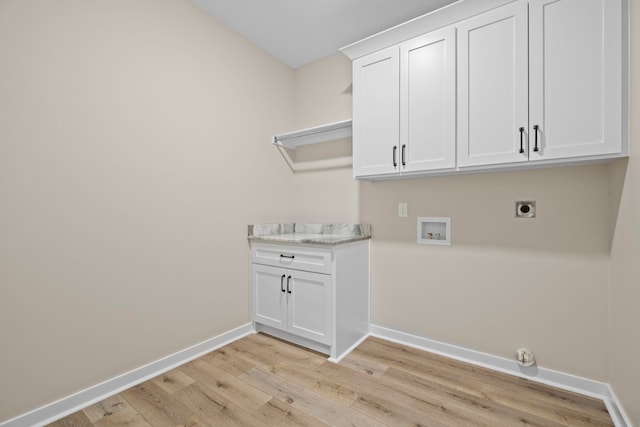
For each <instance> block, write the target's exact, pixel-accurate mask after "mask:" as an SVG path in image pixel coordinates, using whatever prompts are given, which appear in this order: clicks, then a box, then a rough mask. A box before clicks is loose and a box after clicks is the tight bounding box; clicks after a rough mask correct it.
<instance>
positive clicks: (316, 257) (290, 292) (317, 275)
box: [251, 241, 369, 361]
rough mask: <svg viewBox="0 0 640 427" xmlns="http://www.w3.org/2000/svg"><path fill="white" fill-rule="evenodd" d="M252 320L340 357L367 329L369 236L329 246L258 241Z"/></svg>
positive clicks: (258, 328)
mask: <svg viewBox="0 0 640 427" xmlns="http://www.w3.org/2000/svg"><path fill="white" fill-rule="evenodd" d="M251 259H252V265H251V275H252V280H251V289H252V292H251V294H252V303H251V307H252V308H251V311H252V320H253V323H254V326H255V329H256V331H262V332H265V333H269V334H271V335H275V336H277V337H279V338H283V339H286V340H288V341H291V342H294V343H296V344H299V345H302V346H305V347H309V348H312V349H314V350H317V351H320V352H323V353H325V354H328V355H329V356H330V360H332V361H338V360H340V359H341V357H343V356H344V355H345V354H346V353H348V352H349V351H350V350H351V349H352V347H353V346H354V345H356V344H357V343H358V342H360V340H362V339H363V338H364V337H365V336H366V335H367V334H368V332H369V242H368V241H359V242H353V243H347V244H342V245H336V246H330V247H326V246H325V247H315V246H314V247H311V246H302V245H282V244H272V243H263V242H254V243H252V245H251Z"/></svg>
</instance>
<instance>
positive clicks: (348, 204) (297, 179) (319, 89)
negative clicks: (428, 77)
mask: <svg viewBox="0 0 640 427" xmlns="http://www.w3.org/2000/svg"><path fill="white" fill-rule="evenodd" d="M295 88H296V91H295V99H296V102H295V107H296V126H297V128H299V129H300V128H307V127H312V126H317V125H321V124H325V123H333V122H337V121H340V120H345V119H350V118H351V61H350V60H349V59H347V58H346V57H345V56H343V55H341V54H335V55H332V56H329V57H327V58H325V59H322V60H320V61H317V62H314V63H313V64H310V65H307V66H305V67H301V68H299V69H297V70H296V73H295ZM296 151H298V153H294V156H295V158H296V161H299V162H304V161H313V160H328V159H334V158H339V157H342V156H350V155H351V139H350V138H348V139H344V140H341V141H336V142H328V143H324V144H317V145H313V146H308V147H302V148H298V149H296ZM296 154H297V155H296ZM352 175H353V172H352V170H351V167H348V168H340V169H336V170H322V171H316V172H300V173H296V174H294V175H293V193H292V197H293V211H292V212H293V219H294V220H295V221H299V222H338V223H343V222H345V223H357V222H358V185H359V184H358V182H357V181H355V180H353V179H352Z"/></svg>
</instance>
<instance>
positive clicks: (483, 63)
mask: <svg viewBox="0 0 640 427" xmlns="http://www.w3.org/2000/svg"><path fill="white" fill-rule="evenodd" d="M458 67H459V68H458V165H459V166H476V165H491V164H500V163H513V162H523V161H527V160H528V158H527V154H526V150H527V147H526V138H523V149H524V153H523V154H521V153H520V152H519V151H520V132H519V128H520V127H524V128H525V133H526V129H527V128H528V42H527V2H526V1H517V2H514V3H511V4H509V5H507V6H503V7H500V8H497V9H495V10H492V11H490V12H486V13H483V14H481V15H478V16H476V17H473V18H471V19H468V20H466V21H463V22H462V23H460V24H458ZM524 136H526V135H524Z"/></svg>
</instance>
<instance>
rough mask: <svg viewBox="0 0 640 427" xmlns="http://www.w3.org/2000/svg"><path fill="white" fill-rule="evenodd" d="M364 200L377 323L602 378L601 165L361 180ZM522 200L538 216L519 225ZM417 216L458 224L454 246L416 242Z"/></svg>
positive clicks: (604, 261) (605, 270) (604, 242)
mask: <svg viewBox="0 0 640 427" xmlns="http://www.w3.org/2000/svg"><path fill="white" fill-rule="evenodd" d="M360 196H361V199H360V203H361V207H360V211H361V219H362V221H363V222H365V223H370V224H372V225H373V233H374V239H373V241H372V254H371V286H372V321H373V323H375V324H379V325H382V326H385V327H390V328H393V329H398V330H401V331H406V332H410V333H413V334H416V335H420V336H423V337H428V338H432V339H435V340H439V341H443V342H446V343H450V344H454V345H460V346H463V347H467V348H471V349H475V350H479V351H483V352H487V353H491V354H495V355H498V356H503V357H507V358H512V357H513V352H514V350H515V349H516V348H517V347H518V346H527V347H529V348H530V349H531V350H533V352H534V354H535V355H536V357H537V362H538V365H539V366H541V367H544V368H550V369H555V370H559V371H563V372H568V373H572V374H576V375H580V376H584V377H588V378H592V379H596V380H603V381H606V380H607V350H606V346H605V345H604V343H606V339H607V335H606V334H607V306H606V302H605V301H606V299H607V282H608V274H609V257H608V251H609V228H608V227H607V225H608V221H609V205H608V203H606V201H607V200H608V173H607V168H606V166H604V165H599V166H582V167H567V168H550V169H541V170H530V171H518V172H497V173H482V174H471V175H461V176H450V177H440V178H426V179H416V180H402V181H393V182H376V183H362V184H361V192H360ZM516 200H535V201H536V202H537V217H536V218H535V219H528V220H527V219H516V218H514V211H515V208H514V202H515V201H516ZM598 201H600V202H598ZM398 202H407V203H408V204H409V217H408V218H398V217H397V203H398ZM420 216H448V217H451V224H452V231H451V234H452V244H451V246H450V247H442V246H426V245H419V244H417V243H416V222H417V217H420Z"/></svg>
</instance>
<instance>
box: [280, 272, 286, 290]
mask: <svg viewBox="0 0 640 427" xmlns="http://www.w3.org/2000/svg"><path fill="white" fill-rule="evenodd" d="M284 277H285V275H284V274H283V275H282V276H280V290H281V291H282V292H283V293H284Z"/></svg>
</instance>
